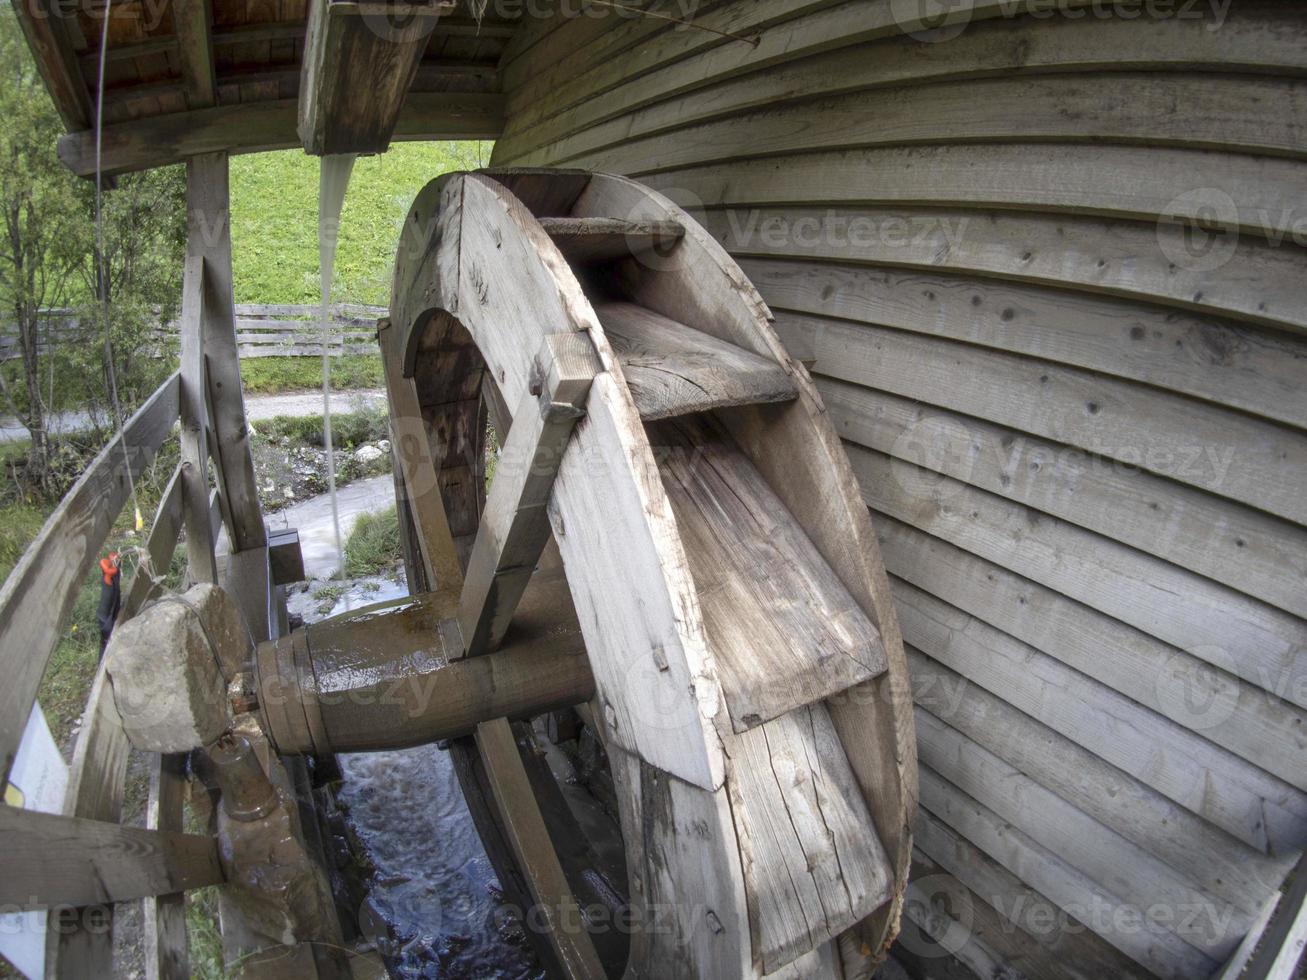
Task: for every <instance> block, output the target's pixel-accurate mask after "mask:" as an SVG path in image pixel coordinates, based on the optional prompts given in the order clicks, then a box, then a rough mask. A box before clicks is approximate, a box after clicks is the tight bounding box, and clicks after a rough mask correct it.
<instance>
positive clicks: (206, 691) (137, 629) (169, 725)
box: [105, 584, 254, 752]
mask: <svg viewBox="0 0 1307 980" xmlns="http://www.w3.org/2000/svg"><path fill="white" fill-rule="evenodd" d="M253 652H254V648H253V641H252V639H251V637H250V632H249V630H248V629H247V628H246V625H245V621H244V619H243V618H242V617H241V614H240V610H239V609H237V608H236V603H235V601H234V600H233V599H232V598H231V597H230V596H229V595H227V593H226V592H224V591H223V590H222V589H220V588H218V587H217V586H213V585H208V584H203V585H197V586H194V587H193V588H191V589H189V590H188V591H187V592H185V593H183V594H182V595H179V596H165V597H164V598H162V599H160V600H159V601H157V602H155V603H154V604H152V605H150V606H147V607H146V608H145V609H143V610H142V611H141V612H140V613H138V614H137V615H136V617H135V618H133V619H130V620H128V621H127V622H126V623H124V624H123V625H121V626H119V627H118V628H117V629H116V630H114V633H113V636H112V638H111V639H110V641H109V647H108V649H107V650H106V651H105V669H106V671H107V672H108V674H109V680H110V681H111V682H112V684H113V697H114V704H115V705H116V706H117V708H118V714H119V715H120V716H121V717H122V721H123V729H124V731H125V732H126V734H127V738H128V740H129V741H130V742H131V743H132V745H133V746H135V747H136V748H137V749H140V750H141V751H144V752H187V751H190V750H191V749H194V748H199V747H200V746H203V745H208V744H210V743H211V742H213V740H214V739H216V738H217V737H218V736H219V735H221V734H222V733H223V732H225V731H226V730H227V729H228V728H230V727H231V723H232V716H231V705H230V703H229V700H228V698H227V682H228V681H229V680H230V679H231V678H232V677H233V676H235V674H236V673H237V671H239V670H242V669H244V668H245V666H246V664H248V663H249V661H250V659H251V657H252V656H253Z"/></svg>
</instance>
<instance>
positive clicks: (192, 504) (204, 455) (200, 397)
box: [178, 255, 218, 583]
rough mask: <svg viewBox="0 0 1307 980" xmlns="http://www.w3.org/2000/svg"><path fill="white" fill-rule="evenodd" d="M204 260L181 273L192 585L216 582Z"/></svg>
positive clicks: (185, 489) (193, 260)
mask: <svg viewBox="0 0 1307 980" xmlns="http://www.w3.org/2000/svg"><path fill="white" fill-rule="evenodd" d="M204 319H205V317H204V259H203V258H202V257H201V256H199V255H190V256H187V258H186V265H185V270H184V271H183V273H182V317H181V368H182V369H181V422H182V427H181V463H180V466H179V470H178V472H179V473H180V474H181V484H182V498H183V506H182V515H183V520H184V523H185V525H186V559H187V565H188V566H189V568H190V576H191V578H192V579H193V580H194V581H196V582H213V583H216V582H217V581H218V565H217V561H216V559H215V558H214V549H213V535H212V533H211V529H210V524H209V441H208V432H207V429H208V412H207V411H206V406H205V401H206V399H205V391H206V388H205V384H204Z"/></svg>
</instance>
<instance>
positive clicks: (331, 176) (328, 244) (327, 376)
mask: <svg viewBox="0 0 1307 980" xmlns="http://www.w3.org/2000/svg"><path fill="white" fill-rule="evenodd" d="M357 156H358V154H355V153H332V154H328V155H327V156H324V157H322V158H321V163H320V168H321V169H320V170H319V171H318V282H319V288H320V292H321V297H322V307H321V310H320V324H321V328H322V434H323V442H324V443H325V445H326V449H327V492H328V493H329V494H330V495H331V523H332V528H333V530H334V532H335V535H336V561H337V562H338V563H339V564H338V565H337V568H338V569H339V572H340V576H341V577H342V578H344V576H345V548H344V544H343V543H342V542H341V539H340V513H339V511H338V509H337V507H336V457H335V452H334V451H333V447H332V440H331V351H330V350H329V347H328V344H329V340H330V338H331V277H332V274H333V273H334V271H335V268H336V245H337V243H338V242H339V239H340V213H341V210H342V209H343V208H344V206H345V191H346V190H347V189H348V187H349V175H350V173H351V172H352V171H353V170H354V160H355V158H356V157H357Z"/></svg>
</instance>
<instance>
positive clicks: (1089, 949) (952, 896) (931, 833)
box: [912, 809, 1152, 980]
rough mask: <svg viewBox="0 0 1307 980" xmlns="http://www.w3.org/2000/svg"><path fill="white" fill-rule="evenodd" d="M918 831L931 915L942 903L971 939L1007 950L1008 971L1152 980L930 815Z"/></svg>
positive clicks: (1091, 979) (917, 869) (1080, 979)
mask: <svg viewBox="0 0 1307 980" xmlns="http://www.w3.org/2000/svg"><path fill="white" fill-rule="evenodd" d="M916 829H917V844H918V847H919V848H920V850H918V851H915V852H914V853H913V861H912V866H913V878H914V879H915V880H916V881H917V882H918V884H919V885H920V890H919V891H918V893H917V894H918V897H919V898H920V900H921V901H922V902H923V903H924V902H926V901H929V902H930V903H931V907H932V908H936V909H938V907H939V905H940V904H943V905H944V906H945V909H946V910H947V912H946V913H945V914H947V913H949V912H951V913H953V914H955V915H956V918H955V919H954V921H956V922H957V923H958V924H959V925H960V926H961V927H962V929H963V930H964V931H965V932H975V933H978V934H979V935H980V936H981V937H982V938H983V939H984V940H985V941H986V942H987V943H988V944H989V945H990V946H991V948H993V949H995V950H996V951H1001V952H1002V953H1003V954H1004V961H1005V963H1006V965H1007V966H1008V968H1010V969H1016V970H1018V971H1019V972H1020V975H1021V976H1023V977H1029V978H1031V980H1065V978H1066V977H1068V976H1070V977H1072V978H1074V980H1101V978H1102V977H1108V976H1111V977H1128V978H1130V980H1145V978H1151V977H1152V974H1151V973H1149V972H1148V971H1146V970H1145V969H1144V968H1143V967H1141V966H1139V965H1138V964H1137V963H1135V962H1134V961H1133V960H1131V959H1130V958H1129V957H1128V956H1125V955H1124V954H1122V953H1121V952H1120V951H1119V950H1117V949H1116V948H1115V947H1113V946H1111V945H1109V944H1108V943H1107V942H1105V941H1104V940H1103V939H1101V938H1100V937H1099V936H1098V934H1097V933H1095V932H1094V931H1093V930H1091V929H1086V928H1085V927H1084V926H1083V925H1082V924H1081V923H1079V922H1077V921H1076V920H1075V919H1073V918H1071V917H1069V916H1066V915H1063V914H1060V912H1061V910H1060V909H1058V908H1057V906H1056V905H1054V904H1053V903H1052V902H1051V901H1050V900H1049V899H1048V898H1047V897H1045V896H1044V895H1042V894H1040V893H1039V892H1038V891H1036V890H1035V889H1033V888H1031V887H1030V886H1029V885H1027V884H1026V883H1025V882H1023V881H1022V880H1021V878H1019V877H1018V876H1016V875H1014V874H1013V873H1012V872H1010V871H1008V870H1007V868H1005V867H1003V866H1002V865H1001V864H999V863H998V862H997V861H995V860H994V859H993V858H991V857H990V856H989V855H988V854H985V853H984V852H983V851H981V850H978V849H977V848H976V847H975V846H974V845H973V844H972V843H971V842H970V841H968V840H967V839H966V838H965V837H963V836H961V835H960V834H958V833H957V832H956V831H955V830H953V828H952V827H950V826H948V824H946V823H944V822H942V821H941V820H940V819H939V818H938V817H936V816H935V815H934V814H933V813H931V812H930V811H929V810H926V809H922V810H920V811H918V814H917V823H916ZM940 876H943V877H942V878H941V877H940ZM955 885H956V886H957V887H958V888H963V889H966V892H965V893H959V892H958V891H957V890H956V888H955V887H954V886H955ZM941 898H943V899H945V900H946V901H945V902H943V903H941V902H940V901H939V899H941ZM968 919H970V922H969V923H968ZM955 935H956V934H955Z"/></svg>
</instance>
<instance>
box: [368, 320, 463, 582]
mask: <svg viewBox="0 0 1307 980" xmlns="http://www.w3.org/2000/svg"><path fill="white" fill-rule="evenodd" d="M377 340H378V342H379V343H380V345H381V363H382V367H383V368H384V370H385V373H386V392H387V394H388V395H389V396H390V445H391V452H392V454H393V455H394V458H395V463H396V473H397V475H398V476H400V477H401V479H400V480H397V481H396V490H397V491H398V490H399V489H400V488H401V487H402V489H403V492H404V494H405V499H404V500H403V501H401V502H402V503H405V504H406V505H407V506H408V508H409V509H410V511H411V512H412V515H413V523H414V525H415V527H416V530H417V543H418V546H419V549H420V551H421V553H422V554H421V557H422V563H423V565H424V571H425V572H426V575H427V582H426V585H427V588H428V590H430V591H458V590H459V589H461V588H462V587H463V570H462V568H461V567H460V566H459V562H458V552H457V551H456V550H455V548H454V539H453V537H452V536H451V534H450V530H449V519H448V517H447V516H446V514H445V504H444V501H443V500H442V499H441V497H440V484H439V482H438V481H437V479H436V468H435V465H434V464H433V462H432V459H431V444H430V442H429V441H428V439H427V434H426V423H425V422H424V421H423V418H422V408H421V406H420V405H419V404H418V396H417V390H416V389H415V388H414V384H413V379H412V378H406V377H404V372H403V362H404V352H403V350H402V348H401V345H402V344H403V341H404V338H403V337H402V336H401V335H400V332H399V331H397V330H392V329H391V327H390V320H388V319H383V320H382V321H381V322H380V323H379V324H378V325H377Z"/></svg>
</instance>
